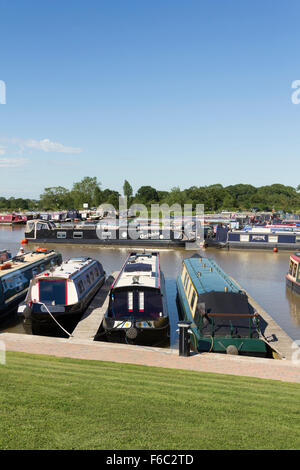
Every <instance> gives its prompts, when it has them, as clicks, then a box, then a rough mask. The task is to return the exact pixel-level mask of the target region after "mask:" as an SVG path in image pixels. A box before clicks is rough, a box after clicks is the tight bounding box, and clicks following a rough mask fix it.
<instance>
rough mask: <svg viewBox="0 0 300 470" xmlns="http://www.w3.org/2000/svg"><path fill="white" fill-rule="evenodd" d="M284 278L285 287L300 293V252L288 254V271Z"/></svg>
mask: <svg viewBox="0 0 300 470" xmlns="http://www.w3.org/2000/svg"><path fill="white" fill-rule="evenodd" d="M285 279H286V285H287V287H288V288H290V289H291V290H292V291H294V292H296V293H297V294H300V252H297V253H294V254H293V255H291V256H290V264H289V271H288V273H287V274H286V276H285Z"/></svg>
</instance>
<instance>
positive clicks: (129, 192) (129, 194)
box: [123, 180, 133, 204]
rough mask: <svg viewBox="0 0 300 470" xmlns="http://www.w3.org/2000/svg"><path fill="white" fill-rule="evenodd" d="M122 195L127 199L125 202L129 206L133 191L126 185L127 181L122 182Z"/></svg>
mask: <svg viewBox="0 0 300 470" xmlns="http://www.w3.org/2000/svg"><path fill="white" fill-rule="evenodd" d="M123 194H124V196H125V197H127V201H128V203H129V204H130V202H131V198H132V194H133V190H132V187H131V185H130V184H129V183H128V181H127V180H125V181H124V184H123Z"/></svg>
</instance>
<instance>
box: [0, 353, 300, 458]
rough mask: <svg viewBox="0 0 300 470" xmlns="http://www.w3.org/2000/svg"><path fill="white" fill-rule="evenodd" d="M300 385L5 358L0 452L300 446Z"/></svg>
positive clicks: (13, 355) (0, 399) (105, 364)
mask: <svg viewBox="0 0 300 470" xmlns="http://www.w3.org/2000/svg"><path fill="white" fill-rule="evenodd" d="M299 448H300V385H299V384H293V383H283V382H279V381H271V380H261V379H252V378H244V377H235V376H230V375H218V374H210V373H198V372H192V371H182V370H171V369H163V368H155V367H153V368H152V367H144V366H135V365H126V364H117V363H109V362H101V361H81V360H75V359H65V358H55V357H52V356H51V357H50V356H37V355H29V354H22V353H12V352H8V353H7V363H6V365H0V449H110V450H120V449H130V450H133V449H140V450H141V449H151V450H166V449H173V450H176V449H178V450H190V449H299Z"/></svg>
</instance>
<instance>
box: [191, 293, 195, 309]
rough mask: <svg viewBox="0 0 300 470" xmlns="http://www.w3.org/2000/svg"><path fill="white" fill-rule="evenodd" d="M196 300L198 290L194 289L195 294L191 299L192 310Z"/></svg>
mask: <svg viewBox="0 0 300 470" xmlns="http://www.w3.org/2000/svg"><path fill="white" fill-rule="evenodd" d="M195 301H196V292H195V291H194V290H193V295H192V299H191V310H192V311H193V310H194V307H195Z"/></svg>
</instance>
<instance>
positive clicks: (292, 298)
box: [286, 287, 300, 339]
mask: <svg viewBox="0 0 300 470" xmlns="http://www.w3.org/2000/svg"><path fill="white" fill-rule="evenodd" d="M286 298H287V300H288V303H289V306H290V315H291V318H292V320H293V322H294V324H295V325H297V326H299V327H300V295H299V294H297V293H296V292H293V291H292V290H291V289H288V288H287V287H286ZM298 339H299V338H298Z"/></svg>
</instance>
